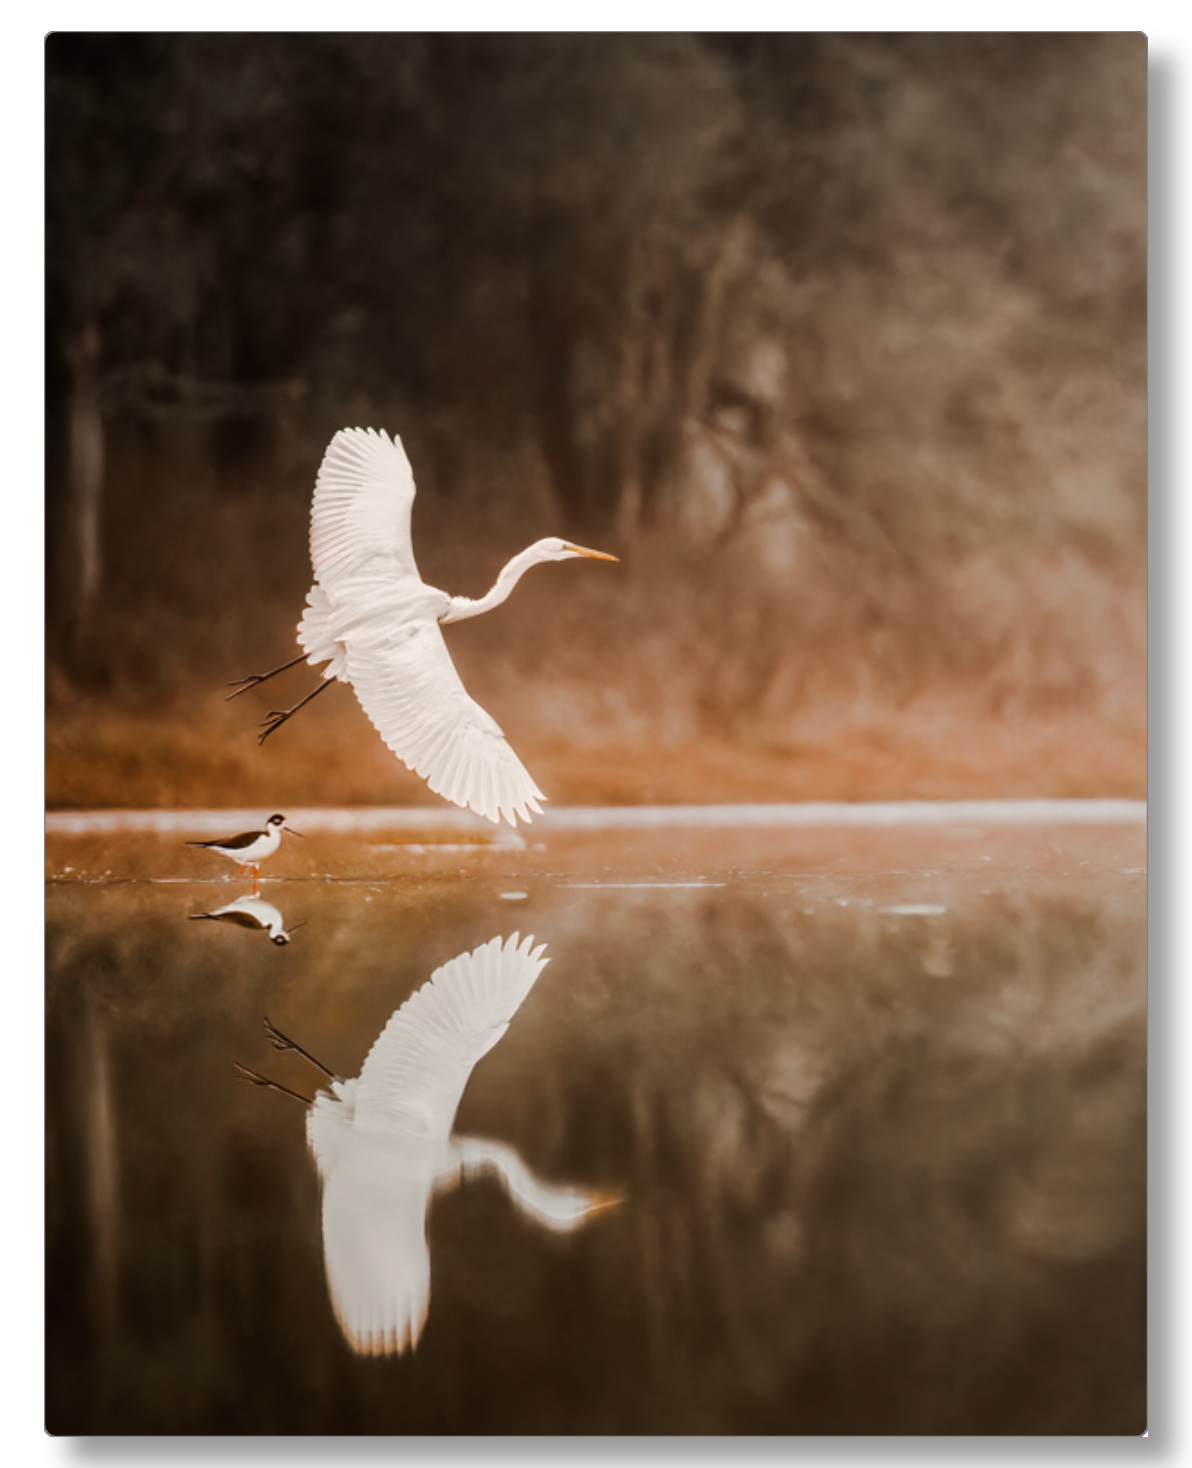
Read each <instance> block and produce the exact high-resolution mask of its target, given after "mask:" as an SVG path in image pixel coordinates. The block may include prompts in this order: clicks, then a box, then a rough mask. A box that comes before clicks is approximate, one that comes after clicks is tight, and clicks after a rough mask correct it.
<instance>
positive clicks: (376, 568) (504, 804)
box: [241, 428, 616, 825]
mask: <svg viewBox="0 0 1192 1468" xmlns="http://www.w3.org/2000/svg"><path fill="white" fill-rule="evenodd" d="M414 494H415V489H414V475H413V471H412V470H411V468H410V462H409V460H408V459H407V458H406V454H405V450H404V449H403V448H402V446H401V440H400V439H399V438H393V439H390V438H389V437H388V435H387V434H385V433H384V432H383V431H379V432H378V431H377V430H374V429H371V428H369V429H361V428H344V429H341V430H340V432H338V433H337V434H336V435H335V437H334V438H333V439H332V440H331V443H330V445H329V446H328V449H327V452H326V454H325V455H324V457H323V462H322V465H321V466H320V468H319V473H318V478H317V481H316V484H315V493H314V502H313V505H312V507H311V524H310V553H311V562H312V564H313V567H314V573H315V584H314V585H313V586H312V587H311V589H310V593H309V595H308V596H307V600H306V611H305V613H304V615H303V617H302V621H301V622H300V623H299V624H298V642H299V644H300V646H301V647H302V650H303V652H304V653H305V655H306V660H307V662H309V663H311V664H312V665H317V664H319V663H325V664H326V667H325V668H324V669H323V677H324V679H331V678H338V679H340V680H341V681H343V682H345V683H350V684H351V686H352V687H353V689H354V690H355V692H356V697H357V698H358V699H359V700H360V706H361V707H362V708H363V709H364V712H365V713H366V714H367V715H368V717H369V719H371V721H372V723H373V724H374V725H375V727H376V729H377V732H378V733H379V734H380V736H381V738H382V739H383V740H384V741H385V743H386V744H387V745H388V746H389V748H390V749H391V750H392V751H393V752H394V754H396V755H397V757H398V758H399V759H400V760H402V762H403V763H404V764H405V765H406V767H407V768H408V769H411V770H414V771H415V772H416V773H417V774H419V775H421V776H422V777H423V779H424V780H426V782H427V784H428V785H429V786H430V788H431V789H432V790H433V791H435V792H436V794H439V795H442V796H443V797H444V798H445V799H447V800H450V801H452V802H453V803H454V804H456V805H460V806H466V807H470V808H471V809H472V810H474V811H476V812H477V813H478V814H480V815H483V816H486V817H487V818H488V819H489V820H490V821H494V822H499V821H500V820H501V819H502V818H503V819H505V820H506V821H508V822H509V823H510V825H516V824H517V818H518V817H519V816H520V817H521V819H522V820H523V821H528V820H529V819H530V815H531V812H540V811H541V809H542V807H541V806H540V805H539V803H538V802H539V801H540V800H543V799H545V797H544V796H543V794H542V792H541V791H540V790H539V789H538V787H537V785H535V783H534V781H533V780H532V779H531V778H530V776H529V774H528V773H527V771H526V769H525V767H524V766H523V765H522V763H521V761H520V760H519V759H518V757H517V756H516V755H515V754H514V753H513V750H512V749H510V747H509V745H508V744H507V743H506V741H505V736H504V734H503V733H502V732H501V728H500V725H499V724H498V723H497V722H496V720H495V719H494V718H492V717H491V716H490V715H489V714H487V713H486V712H485V711H484V709H482V708H481V707H480V705H479V704H478V703H476V702H475V700H474V699H472V698H471V697H469V695H468V693H467V692H466V690H465V689H464V686H463V684H462V683H461V681H460V678H459V674H458V673H457V672H456V670H455V665H454V663H453V662H452V661H451V655H450V653H449V652H448V651H447V644H446V643H445V642H444V640H443V634H442V632H441V631H440V628H441V627H442V626H444V625H445V624H447V623H449V622H458V621H461V620H462V619H463V618H465V617H475V616H479V615H480V613H482V612H487V611H489V610H491V609H492V608H493V607H495V606H499V605H500V604H501V602H503V601H504V600H505V598H506V597H507V596H508V595H509V593H510V592H511V591H512V590H513V588H514V586H515V585H516V584H517V582H518V581H519V580H520V578H521V577H522V575H524V573H525V572H526V571H528V570H529V568H530V567H531V566H534V565H538V564H540V563H541V562H544V561H563V560H569V559H571V558H572V557H575V556H587V557H591V558H593V559H596V560H608V561H612V560H616V557H615V556H609V555H605V554H604V553H603V552H602V551H590V550H586V549H584V547H582V546H576V545H572V544H570V542H568V541H564V540H559V539H557V538H554V537H551V538H548V539H546V540H540V541H537V542H536V543H535V544H534V545H532V546H530V547H529V548H528V549H526V550H524V551H522V552H521V554H520V555H517V556H514V558H513V559H512V560H511V561H510V562H509V564H508V565H507V566H505V568H504V569H503V570H502V571H501V573H500V575H499V576H498V577H497V580H496V582H495V583H494V585H493V587H492V589H491V590H490V591H489V592H488V593H487V594H486V595H485V596H483V597H481V598H479V599H478V600H476V601H473V600H471V599H470V598H468V597H463V596H449V595H448V594H447V593H446V592H445V591H439V590H437V589H436V588H435V587H433V586H427V585H426V583H425V582H424V581H423V580H422V578H421V576H420V575H419V574H418V567H417V565H416V564H415V561H414V548H413V542H412V540H411V529H410V521H411V511H412V508H413V504H414ZM241 681H243V682H245V683H251V682H252V681H253V680H241ZM258 681H259V680H258ZM241 691H243V690H241ZM305 701H306V700H303V702H305ZM289 712H293V710H290V711H289ZM285 716H286V715H284V714H283V715H274V716H271V718H272V719H273V720H274V723H273V725H272V726H271V728H270V730H268V731H267V732H272V727H276V724H277V722H278V721H280V719H281V718H283V717H285ZM264 737H265V736H264V735H263V736H262V738H264Z"/></svg>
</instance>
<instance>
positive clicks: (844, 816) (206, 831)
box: [46, 800, 1147, 846]
mask: <svg viewBox="0 0 1192 1468" xmlns="http://www.w3.org/2000/svg"><path fill="white" fill-rule="evenodd" d="M1146 809H1147V808H1146V801H1144V800H891V801H871V802H857V803H850V802H846V801H811V802H808V803H806V804H803V805H635V806H607V807H600V806H591V807H584V806H572V807H566V806H563V807H560V808H558V809H556V810H547V811H546V812H544V814H543V815H542V816H540V817H539V818H538V819H537V820H536V821H535V822H534V824H533V827H532V828H531V830H532V831H533V832H537V831H539V830H542V831H618V830H666V829H671V828H675V827H683V828H685V829H688V830H693V829H705V830H706V829H715V828H720V829H728V828H733V827H735V828H738V829H741V828H757V829H761V828H783V827H809V826H886V827H894V826H954V825H976V826H1064V825H1081V826H1084V825H1145V824H1146V818H1147V817H1146ZM266 819H267V813H266V812H265V811H263V810H250V811H246V810H199V811H179V810H101V811H50V812H49V813H47V815H46V832H47V834H49V835H55V836H102V835H114V834H116V833H118V832H160V833H162V834H164V835H179V834H190V835H196V836H198V835H210V836H226V835H229V834H231V833H233V832H236V831H251V830H254V829H256V828H257V827H259V826H261V825H263V824H264V822H265V820H266ZM287 820H289V821H291V822H292V823H293V825H294V826H295V827H296V828H297V829H298V830H300V831H319V832H331V833H342V834H344V835H355V836H358V835H365V834H367V833H369V832H381V831H417V832H421V833H426V832H438V831H442V832H469V833H475V834H478V835H482V836H486V837H488V841H487V842H486V843H484V844H491V845H505V844H509V845H511V846H512V845H514V844H515V843H516V844H517V845H518V846H520V843H521V840H522V838H521V837H520V836H519V835H516V834H515V833H514V832H512V831H505V830H504V828H502V830H501V832H500V833H498V832H497V831H496V830H494V828H493V827H492V825H491V824H489V822H487V821H485V820H484V819H483V818H482V817H480V816H477V815H473V814H472V812H471V811H466V810H454V809H452V810H443V809H435V808H429V807H428V808H425V809H424V808H422V807H420V806H397V807H384V806H375V807H369V808H362V809H359V810H342V809H340V810H335V809H322V810H320V809H313V808H312V809H310V810H293V811H290V812H289V814H288V815H287Z"/></svg>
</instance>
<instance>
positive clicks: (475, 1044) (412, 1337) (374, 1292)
mask: <svg viewBox="0 0 1192 1468" xmlns="http://www.w3.org/2000/svg"><path fill="white" fill-rule="evenodd" d="M545 946H546V945H545V944H542V945H540V946H539V947H537V948H535V947H534V939H533V938H532V937H527V938H526V939H525V941H524V942H521V943H520V944H519V942H518V935H517V934H516V933H515V934H514V935H513V937H511V938H510V939H508V941H507V942H504V943H502V941H501V939H500V938H499V937H497V938H493V939H492V940H491V941H490V942H488V943H484V944H482V945H481V946H480V947H479V948H475V949H473V950H472V952H470V953H461V954H460V955H459V956H458V957H457V958H453V959H451V960H450V961H449V962H448V963H445V964H443V965H442V966H441V967H440V968H438V969H436V970H435V972H434V974H433V975H432V976H431V978H430V979H429V980H428V981H427V983H425V984H424V985H423V986H422V988H421V989H419V990H418V991H417V993H415V994H413V995H411V997H410V998H409V999H407V1000H406V1002H405V1003H404V1004H403V1005H402V1006H401V1008H400V1009H398V1010H397V1012H396V1013H395V1014H394V1015H393V1016H392V1017H391V1018H390V1020H389V1022H388V1024H387V1025H386V1026H385V1028H384V1030H382V1032H381V1034H380V1036H379V1037H378V1039H377V1041H376V1043H375V1044H374V1045H373V1047H372V1049H371V1050H370V1051H369V1053H368V1058H367V1059H366V1060H365V1062H364V1065H363V1067H362V1068H361V1071H360V1075H359V1077H358V1078H357V1079H355V1080H341V1079H340V1078H339V1077H338V1076H336V1075H335V1074H334V1073H333V1072H331V1071H330V1070H328V1069H327V1067H326V1066H324V1065H322V1064H321V1063H320V1062H319V1061H317V1060H315V1058H314V1056H313V1055H310V1054H309V1053H308V1052H307V1051H305V1050H303V1049H302V1048H301V1046H299V1045H296V1044H295V1043H294V1042H293V1041H292V1040H289V1039H287V1037H286V1036H285V1035H283V1034H282V1033H281V1032H280V1031H279V1030H277V1029H275V1028H274V1027H273V1026H272V1025H271V1024H270V1023H269V1021H268V1020H266V1021H265V1028H266V1031H267V1032H268V1035H269V1038H270V1040H271V1041H272V1043H273V1047H274V1049H276V1050H282V1051H285V1050H293V1051H295V1052H296V1053H297V1054H299V1055H301V1056H302V1057H303V1058H304V1059H305V1060H308V1061H309V1062H310V1063H311V1064H312V1065H314V1066H317V1067H318V1069H319V1070H321V1071H322V1072H323V1074H324V1075H325V1076H327V1078H328V1080H329V1081H330V1083H331V1088H330V1091H329V1092H328V1091H322V1090H321V1091H319V1092H318V1093H317V1094H316V1095H315V1098H314V1100H313V1102H312V1101H309V1100H308V1099H307V1098H306V1097H305V1096H302V1095H300V1094H299V1093H298V1092H297V1091H292V1090H290V1088H289V1087H288V1086H282V1085H279V1084H278V1083H277V1082H276V1081H272V1080H270V1079H269V1078H268V1077H266V1076H263V1075H260V1074H259V1073H257V1072H256V1071H251V1070H249V1069H247V1067H245V1066H242V1065H237V1069H238V1070H239V1072H240V1077H241V1079H242V1080H246V1081H251V1082H252V1083H253V1084H254V1085H258V1086H269V1087H270V1088H272V1089H273V1090H277V1091H283V1092H285V1093H286V1094H287V1095H290V1096H295V1097H297V1099H298V1100H300V1101H303V1102H305V1103H306V1104H307V1105H308V1106H309V1107H310V1111H309V1113H308V1114H307V1123H306V1132H307V1141H308V1143H309V1145H310V1150H311V1153H312V1154H313V1156H314V1160H315V1165H316V1167H317V1168H318V1171H319V1176H320V1178H321V1180H322V1184H323V1256H324V1261H325V1264H326V1269H327V1283H328V1287H329V1289H330V1293H331V1302H332V1306H333V1308H334V1310H335V1314H336V1318H337V1319H338V1321H339V1324H340V1328H341V1329H342V1330H343V1333H344V1335H345V1337H346V1338H347V1340H348V1343H349V1344H350V1345H351V1346H352V1348H353V1350H356V1351H359V1352H360V1353H361V1354H363V1355H376V1356H379V1355H386V1354H390V1353H393V1352H400V1351H404V1350H406V1349H410V1350H412V1349H413V1348H414V1346H415V1345H416V1344H417V1342H418V1337H419V1334H420V1333H421V1331H422V1327H423V1325H424V1324H425V1321H426V1315H427V1310H428V1307H429V1303H430V1248H429V1244H428V1242H427V1232H426V1228H427V1212H428V1209H429V1207H430V1202H431V1198H432V1196H433V1195H434V1194H435V1193H442V1192H443V1191H445V1190H447V1189H450V1188H452V1187H454V1186H456V1185H457V1184H458V1183H459V1182H460V1180H461V1179H462V1178H463V1177H465V1176H467V1175H471V1174H474V1173H477V1172H482V1171H491V1172H495V1173H496V1175H497V1177H498V1178H499V1179H500V1180H501V1182H502V1183H503V1184H504V1186H505V1188H506V1189H507V1191H508V1192H509V1194H510V1196H511V1197H512V1198H513V1199H514V1201H515V1202H516V1203H517V1204H518V1206H519V1207H521V1208H522V1209H524V1210H525V1211H526V1212H528V1213H529V1214H531V1215H532V1216H533V1217H534V1218H536V1219H537V1220H538V1222H540V1223H542V1224H545V1225H546V1226H547V1227H548V1228H552V1229H559V1230H562V1229H571V1228H574V1227H575V1226H576V1225H577V1224H579V1223H581V1222H583V1220H584V1219H585V1218H587V1217H588V1216H589V1215H590V1214H592V1213H594V1212H595V1211H597V1210H598V1209H600V1208H605V1207H609V1206H610V1205H611V1204H613V1203H614V1202H616V1201H617V1200H616V1199H614V1198H610V1197H605V1196H603V1195H601V1194H598V1193H595V1194H590V1193H585V1192H581V1191H579V1190H578V1189H575V1188H566V1187H555V1186H552V1185H550V1184H547V1183H544V1182H542V1181H540V1180H539V1179H538V1178H536V1177H534V1175H533V1174H532V1173H531V1172H530V1170H529V1169H528V1168H527V1167H526V1165H525V1163H524V1162H522V1160H521V1158H520V1157H519V1156H518V1155H517V1153H516V1152H515V1151H514V1150H513V1149H512V1148H511V1147H506V1146H502V1145H501V1144H500V1143H497V1142H489V1141H482V1140H480V1139H479V1138H474V1137H453V1136H452V1135H451V1128H452V1124H453V1123H454V1121H455V1113H456V1110H457V1108H458V1106H459V1102H460V1097H461V1096H462V1095H463V1091H464V1087H465V1086H466V1085H467V1082H468V1077H469V1076H470V1075H471V1074H472V1068H473V1067H474V1066H475V1065H476V1063H477V1061H478V1060H480V1058H481V1057H482V1056H484V1055H486V1054H487V1053H488V1052H489V1051H490V1050H491V1049H492V1048H493V1046H494V1045H495V1044H496V1043H497V1041H498V1040H500V1038H501V1037H502V1035H504V1033H505V1031H506V1030H507V1029H508V1028H509V1022H510V1020H512V1018H513V1016H514V1015H515V1014H516V1013H517V1011H518V1009H519V1008H520V1006H521V1004H522V1001H523V1000H524V999H525V997H526V995H527V994H528V993H529V992H530V990H531V988H532V987H533V985H534V982H535V980H536V979H537V978H538V975H539V974H540V973H541V972H542V970H543V969H544V968H545V967H546V964H547V962H548V961H549V960H547V959H546V958H544V957H543V956H542V955H543V952H544V949H545Z"/></svg>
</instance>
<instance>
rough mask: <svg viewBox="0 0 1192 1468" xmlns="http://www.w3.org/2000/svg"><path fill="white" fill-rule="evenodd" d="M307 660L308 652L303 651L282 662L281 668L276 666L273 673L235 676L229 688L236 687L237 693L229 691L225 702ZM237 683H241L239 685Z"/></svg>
mask: <svg viewBox="0 0 1192 1468" xmlns="http://www.w3.org/2000/svg"><path fill="white" fill-rule="evenodd" d="M305 661H306V654H305V653H301V654H300V655H299V656H298V657H296V658H293V659H291V661H290V662H288V663H282V665H281V667H280V668H274V670H273V672H272V673H250V674H249V675H248V677H247V678H234V679H232V681H231V682H230V683H229V684H228V687H229V688H235V689H236V692H235V693H229V694H228V696H227V698H225V699H224V702H225V703H227V702H229V700H231V699H233V698H239V697H240V695H241V694H242V693H247V692H248V690H249V689H250V688H255V687H256V686H257V684H258V683H265V682H268V680H269V679H270V678H276V677H277V675H278V673H284V672H285V671H286V669H287V668H296V667H297V666H298V664H299V663H304V662H305ZM237 685H239V686H238V687H237Z"/></svg>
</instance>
